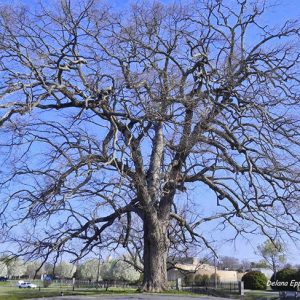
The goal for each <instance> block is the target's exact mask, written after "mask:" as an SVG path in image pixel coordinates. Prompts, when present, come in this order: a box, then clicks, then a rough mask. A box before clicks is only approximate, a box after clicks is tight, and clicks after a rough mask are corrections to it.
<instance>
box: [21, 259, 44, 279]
mask: <svg viewBox="0 0 300 300" xmlns="http://www.w3.org/2000/svg"><path fill="white" fill-rule="evenodd" d="M42 274H45V267H44V266H42V267H41V263H40V262H38V261H33V262H28V263H26V271H25V275H26V276H28V277H29V278H34V277H35V276H41V275H42Z"/></svg>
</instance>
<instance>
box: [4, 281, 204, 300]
mask: <svg viewBox="0 0 300 300" xmlns="http://www.w3.org/2000/svg"><path fill="white" fill-rule="evenodd" d="M61 292H63V294H64V296H72V295H85V296H92V295H107V294H108V295H132V294H137V293H138V292H137V291H136V289H120V288H109V290H108V291H106V290H105V289H98V290H96V289H76V290H75V291H72V290H71V289H65V288H62V289H61V288H58V287H49V288H41V290H39V289H36V290H34V289H19V288H17V287H11V286H4V285H3V284H1V285H0V300H21V299H30V298H43V297H54V296H60V295H61ZM164 294H172V295H190V296H195V297H196V296H199V294H193V293H191V292H187V291H170V292H166V293H164Z"/></svg>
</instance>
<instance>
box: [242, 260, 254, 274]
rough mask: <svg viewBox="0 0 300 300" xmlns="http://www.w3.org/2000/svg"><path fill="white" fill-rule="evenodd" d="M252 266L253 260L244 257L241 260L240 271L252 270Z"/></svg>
mask: <svg viewBox="0 0 300 300" xmlns="http://www.w3.org/2000/svg"><path fill="white" fill-rule="evenodd" d="M250 268H251V262H250V261H249V260H246V259H243V260H242V261H241V262H240V267H239V271H241V272H246V271H248V270H250Z"/></svg>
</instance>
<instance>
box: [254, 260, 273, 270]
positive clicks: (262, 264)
mask: <svg viewBox="0 0 300 300" xmlns="http://www.w3.org/2000/svg"><path fill="white" fill-rule="evenodd" d="M251 268H269V266H268V264H267V263H266V262H265V261H264V260H260V261H256V262H251Z"/></svg>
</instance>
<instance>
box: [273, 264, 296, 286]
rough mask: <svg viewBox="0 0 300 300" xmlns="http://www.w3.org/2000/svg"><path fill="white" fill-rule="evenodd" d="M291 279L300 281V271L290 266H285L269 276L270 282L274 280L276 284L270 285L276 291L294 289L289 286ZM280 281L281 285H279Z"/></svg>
mask: <svg viewBox="0 0 300 300" xmlns="http://www.w3.org/2000/svg"><path fill="white" fill-rule="evenodd" d="M292 280H295V281H297V282H298V281H300V273H299V271H297V270H295V269H291V268H285V269H282V270H280V271H278V272H277V273H276V279H275V274H273V275H272V277H271V282H274V283H275V282H276V283H277V284H275V285H271V287H272V289H273V290H276V291H286V290H294V291H295V290H296V289H297V288H294V287H291V286H290V283H291V281H292ZM281 283H282V285H281Z"/></svg>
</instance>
